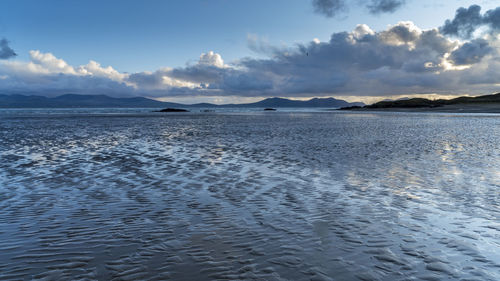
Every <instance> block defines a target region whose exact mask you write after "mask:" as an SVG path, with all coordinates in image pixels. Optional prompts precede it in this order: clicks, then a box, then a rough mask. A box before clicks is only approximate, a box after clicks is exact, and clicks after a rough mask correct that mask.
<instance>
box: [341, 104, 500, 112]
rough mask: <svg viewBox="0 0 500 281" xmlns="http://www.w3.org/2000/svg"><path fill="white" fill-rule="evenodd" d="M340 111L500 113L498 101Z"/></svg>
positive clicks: (362, 108)
mask: <svg viewBox="0 0 500 281" xmlns="http://www.w3.org/2000/svg"><path fill="white" fill-rule="evenodd" d="M339 110H342V111H363V112H367V111H384V112H436V113H500V103H473V104H450V105H443V106H439V107H379V108H366V107H361V108H343V109H339Z"/></svg>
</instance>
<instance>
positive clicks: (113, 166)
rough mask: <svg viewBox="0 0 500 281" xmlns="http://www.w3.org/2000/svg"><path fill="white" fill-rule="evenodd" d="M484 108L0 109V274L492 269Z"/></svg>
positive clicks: (489, 148)
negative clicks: (452, 110) (460, 111)
mask: <svg viewBox="0 0 500 281" xmlns="http://www.w3.org/2000/svg"><path fill="white" fill-rule="evenodd" d="M499 140H500V115H488V114H483V115H480V114H418V113H414V114H407V113H346V112H307V111H294V112H280V111H278V112H268V113H264V112H256V111H252V110H248V111H246V112H236V111H232V112H231V111H228V112H223V113H187V114H160V113H150V112H149V110H127V109H123V110H36V111H29V110H1V111H0V157H1V161H0V280H22V279H25V280H31V279H46V280H78V279H83V280H94V279H98V280H109V279H115V280H165V279H173V280H211V279H229V280H235V279H257V280H418V279H424V280H500V142H499Z"/></svg>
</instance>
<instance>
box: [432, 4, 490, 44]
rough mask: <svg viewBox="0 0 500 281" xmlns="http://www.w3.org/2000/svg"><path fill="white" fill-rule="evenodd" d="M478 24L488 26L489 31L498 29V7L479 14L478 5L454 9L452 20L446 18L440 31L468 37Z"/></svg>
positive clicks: (479, 8)
mask: <svg viewBox="0 0 500 281" xmlns="http://www.w3.org/2000/svg"><path fill="white" fill-rule="evenodd" d="M480 26H486V27H488V29H489V31H490V32H491V33H497V32H498V31H500V7H498V8H496V9H492V10H488V11H486V13H484V15H481V7H480V6H479V5H471V6H469V8H464V7H461V8H459V9H458V10H457V11H456V14H455V17H454V18H453V19H452V20H446V22H445V24H444V25H443V26H442V27H441V32H442V33H443V34H446V35H453V36H458V37H462V38H465V39H469V38H471V37H472V35H473V33H474V32H475V31H476V30H477V29H478V28H479V27H480Z"/></svg>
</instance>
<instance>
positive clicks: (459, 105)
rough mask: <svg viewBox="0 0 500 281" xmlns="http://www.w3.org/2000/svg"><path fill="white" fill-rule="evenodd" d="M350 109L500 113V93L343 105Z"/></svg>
mask: <svg viewBox="0 0 500 281" xmlns="http://www.w3.org/2000/svg"><path fill="white" fill-rule="evenodd" d="M339 110H350V111H407V112H408V111H413V112H418V111H425V112H427V111H432V112H464V113H500V93H497V94H493V95H484V96H477V97H465V96H464V97H458V98H454V99H450V100H446V99H437V100H429V99H424V98H412V99H401V100H394V101H380V102H377V103H374V104H370V105H365V106H349V107H342V108H340V109H339Z"/></svg>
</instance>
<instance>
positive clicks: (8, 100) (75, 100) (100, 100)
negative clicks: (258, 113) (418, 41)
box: [0, 94, 364, 108]
mask: <svg viewBox="0 0 500 281" xmlns="http://www.w3.org/2000/svg"><path fill="white" fill-rule="evenodd" d="M363 105H364V104H363V103H360V102H353V103H349V102H347V101H344V100H339V99H334V98H313V99H310V100H306V101H301V100H290V99H285V98H267V99H264V100H261V101H258V102H254V103H245V104H223V105H217V104H211V103H196V104H181V103H173V102H162V101H157V100H153V99H148V98H144V97H133V98H114V97H110V96H106V95H75V94H66V95H61V96H57V97H52V98H48V97H43V96H34V95H1V94H0V108H107V107H122V108H162V107H171V108H179V107H198V108H203V107H205V108H207V107H208V108H210V107H263V108H265V107H325V108H338V107H346V106H363Z"/></svg>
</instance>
